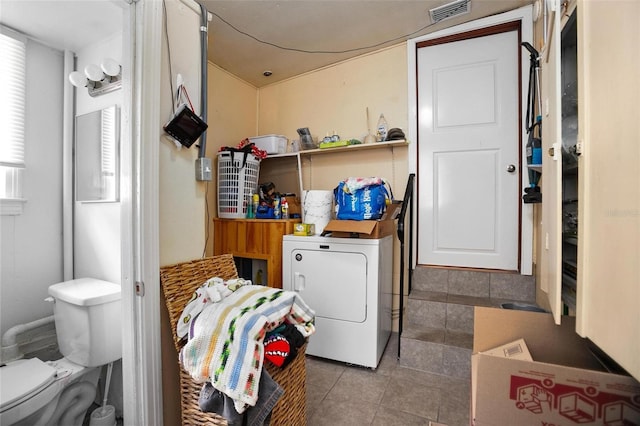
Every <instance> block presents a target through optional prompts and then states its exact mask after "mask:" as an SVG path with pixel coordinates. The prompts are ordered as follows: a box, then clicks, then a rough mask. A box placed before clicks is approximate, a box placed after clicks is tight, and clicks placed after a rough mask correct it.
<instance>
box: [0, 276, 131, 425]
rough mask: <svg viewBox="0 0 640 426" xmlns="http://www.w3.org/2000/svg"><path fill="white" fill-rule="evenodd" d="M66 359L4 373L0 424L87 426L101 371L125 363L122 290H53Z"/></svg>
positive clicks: (20, 364) (70, 285) (77, 285)
mask: <svg viewBox="0 0 640 426" xmlns="http://www.w3.org/2000/svg"><path fill="white" fill-rule="evenodd" d="M49 295H50V296H51V298H50V300H52V301H53V303H54V307H53V315H54V318H55V325H56V334H57V339H58V346H59V349H60V353H61V354H62V355H63V357H64V358H62V359H59V360H56V361H47V362H44V361H41V360H40V359H38V358H31V359H20V360H17V361H12V362H9V363H7V364H6V365H3V366H2V367H0V377H1V378H2V386H1V387H0V390H1V392H0V424H1V425H2V426H5V425H40V424H46V425H64V426H71V425H82V422H83V420H84V417H85V415H86V412H87V409H88V408H89V407H90V406H91V404H92V403H93V402H94V399H95V395H96V386H97V383H98V378H99V376H100V368H99V367H100V366H103V365H105V364H109V363H111V362H114V361H116V360H118V359H120V358H121V357H122V321H121V318H122V303H121V291H120V286H119V285H118V284H114V283H110V282H106V281H101V280H97V279H94V278H80V279H76V280H71V281H65V282H62V283H59V284H54V285H52V286H50V287H49Z"/></svg>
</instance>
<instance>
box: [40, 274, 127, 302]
mask: <svg viewBox="0 0 640 426" xmlns="http://www.w3.org/2000/svg"><path fill="white" fill-rule="evenodd" d="M120 290H121V288H120V285H119V284H114V283H110V282H107V281H102V280H98V279H95V278H78V279H75V280H70V281H64V282H61V283H58V284H54V285H52V286H49V295H51V296H53V297H54V298H56V299H60V300H63V301H65V302H67V303H71V304H73V305H78V306H93V305H99V304H103V303H108V302H113V301H115V300H120V299H121V292H120Z"/></svg>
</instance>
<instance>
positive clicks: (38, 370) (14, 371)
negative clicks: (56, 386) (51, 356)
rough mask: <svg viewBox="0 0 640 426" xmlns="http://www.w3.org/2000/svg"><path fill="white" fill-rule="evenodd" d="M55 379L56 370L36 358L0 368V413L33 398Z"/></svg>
mask: <svg viewBox="0 0 640 426" xmlns="http://www.w3.org/2000/svg"><path fill="white" fill-rule="evenodd" d="M55 379H56V369H55V368H53V367H51V366H50V365H48V364H46V363H45V362H43V361H41V360H39V359H38V358H31V359H24V360H19V361H15V362H12V363H9V364H7V365H5V366H4V367H2V386H1V387H0V412H4V411H7V410H8V409H10V408H12V407H15V406H16V405H18V404H20V403H22V402H24V401H25V400H27V399H29V398H31V397H32V396H34V394H37V393H39V392H41V391H43V390H44V389H45V388H46V387H48V386H49V385H50V384H51V383H52V382H53V381H54V380H55Z"/></svg>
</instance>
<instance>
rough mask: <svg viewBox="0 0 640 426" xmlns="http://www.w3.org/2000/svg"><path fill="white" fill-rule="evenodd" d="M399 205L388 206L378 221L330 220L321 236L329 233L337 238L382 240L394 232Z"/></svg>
mask: <svg viewBox="0 0 640 426" xmlns="http://www.w3.org/2000/svg"><path fill="white" fill-rule="evenodd" d="M400 206H401V205H400V204H389V205H388V206H387V208H386V210H385V212H384V214H383V215H382V218H380V219H379V220H337V219H334V220H330V221H329V223H328V224H327V226H325V227H324V230H323V231H322V235H325V234H327V233H328V232H331V236H332V237H338V238H382V237H386V236H387V235H391V234H393V233H394V232H395V231H396V229H397V228H396V223H395V219H396V218H397V216H398V213H400Z"/></svg>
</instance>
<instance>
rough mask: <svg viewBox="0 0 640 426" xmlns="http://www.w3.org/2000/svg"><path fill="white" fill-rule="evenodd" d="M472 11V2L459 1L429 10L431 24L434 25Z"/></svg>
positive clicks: (466, 0) (467, 0) (468, 0)
mask: <svg viewBox="0 0 640 426" xmlns="http://www.w3.org/2000/svg"><path fill="white" fill-rule="evenodd" d="M470 11H471V0H457V1H454V2H451V3H447V4H443V5H442V6H438V7H434V8H433V9H429V16H431V22H433V23H434V24H435V23H437V22H440V21H444V20H445V19H449V18H453V17H454V16H458V15H463V14H465V13H469V12H470Z"/></svg>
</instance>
